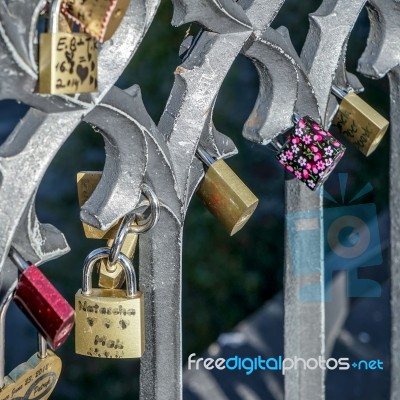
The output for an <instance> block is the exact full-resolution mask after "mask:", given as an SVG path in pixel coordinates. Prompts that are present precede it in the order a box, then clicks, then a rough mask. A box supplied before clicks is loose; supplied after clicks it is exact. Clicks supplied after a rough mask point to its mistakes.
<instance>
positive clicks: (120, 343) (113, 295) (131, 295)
mask: <svg viewBox="0 0 400 400" xmlns="http://www.w3.org/2000/svg"><path fill="white" fill-rule="evenodd" d="M110 252H111V249H110V248H108V247H104V248H100V249H97V250H94V251H92V252H91V253H90V254H89V256H88V257H87V258H86V260H85V264H84V268H83V283H82V289H80V290H78V292H77V293H76V295H75V312H76V329H75V352H76V353H77V354H81V355H84V356H89V357H96V358H97V357H98V358H139V357H141V356H142V355H143V352H144V339H145V338H144V303H143V293H142V292H139V291H138V290H137V286H136V274H135V270H134V268H133V265H132V263H131V261H130V260H129V259H128V258H127V257H126V256H125V255H124V254H122V253H119V255H118V262H119V263H120V264H121V265H122V266H123V268H124V270H125V276H126V292H125V291H124V290H122V289H92V276H91V275H92V272H93V268H94V265H95V264H96V262H97V261H98V260H100V259H102V258H108V257H109V256H110Z"/></svg>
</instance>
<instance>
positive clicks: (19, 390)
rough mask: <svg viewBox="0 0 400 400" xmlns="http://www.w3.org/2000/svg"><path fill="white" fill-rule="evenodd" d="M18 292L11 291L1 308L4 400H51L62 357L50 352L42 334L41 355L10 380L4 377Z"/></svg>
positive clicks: (0, 379)
mask: <svg viewBox="0 0 400 400" xmlns="http://www.w3.org/2000/svg"><path fill="white" fill-rule="evenodd" d="M14 290H15V285H13V286H11V287H10V289H9V290H8V292H7V294H6V296H5V298H4V299H3V301H2V303H1V304H0V324H1V326H0V400H13V399H14V400H20V399H41V400H47V399H48V398H49V397H50V396H51V394H52V393H53V390H54V388H55V387H56V384H57V382H58V379H59V377H60V374H61V367H62V363H61V360H60V358H59V357H57V356H56V355H55V354H54V353H53V352H52V351H50V350H47V342H46V341H45V339H44V338H43V336H41V335H40V334H39V335H38V342H39V351H38V352H37V353H35V354H34V355H33V356H32V357H31V358H30V359H29V360H28V361H27V362H24V363H23V364H21V365H19V366H18V367H16V368H15V369H13V370H12V371H11V372H10V373H9V374H8V375H7V376H6V377H5V376H4V361H5V316H6V312H7V309H8V306H9V305H10V303H11V300H12V299H13V295H14Z"/></svg>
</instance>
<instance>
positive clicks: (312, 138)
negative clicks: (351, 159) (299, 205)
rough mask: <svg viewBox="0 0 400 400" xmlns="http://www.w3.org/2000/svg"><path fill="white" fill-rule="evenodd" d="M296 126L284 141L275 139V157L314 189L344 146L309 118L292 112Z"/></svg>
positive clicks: (334, 162)
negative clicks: (281, 142)
mask: <svg viewBox="0 0 400 400" xmlns="http://www.w3.org/2000/svg"><path fill="white" fill-rule="evenodd" d="M294 120H295V121H296V126H295V130H294V131H291V132H290V133H289V137H288V138H287V139H286V142H285V143H284V144H283V145H280V144H279V142H278V141H277V140H276V139H274V140H273V141H272V142H271V143H272V144H273V145H274V147H275V148H276V149H277V150H278V153H277V155H276V158H277V160H278V161H279V162H280V163H281V164H282V165H283V166H284V167H285V168H286V169H287V170H288V171H290V172H291V173H292V174H294V176H295V177H296V178H297V179H299V180H300V181H302V182H303V183H305V184H306V185H307V186H308V187H309V188H310V189H311V190H316V189H318V188H319V187H321V185H322V184H323V183H324V182H325V181H326V180H327V179H328V177H329V175H330V174H331V172H332V171H333V170H334V169H335V167H336V166H337V164H338V163H339V161H340V159H341V158H342V157H343V155H344V153H345V151H346V147H345V146H343V145H342V144H341V143H340V142H339V141H338V140H336V139H335V138H334V137H333V136H332V135H331V134H330V133H329V132H327V131H324V130H323V129H322V128H321V126H320V125H319V124H318V123H317V122H316V121H314V120H313V119H312V118H310V117H308V116H306V117H303V118H301V117H300V116H299V115H297V114H295V115H294Z"/></svg>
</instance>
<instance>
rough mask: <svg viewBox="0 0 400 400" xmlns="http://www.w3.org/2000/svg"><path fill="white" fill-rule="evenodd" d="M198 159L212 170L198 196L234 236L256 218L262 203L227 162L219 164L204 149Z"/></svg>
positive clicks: (206, 175)
mask: <svg viewBox="0 0 400 400" xmlns="http://www.w3.org/2000/svg"><path fill="white" fill-rule="evenodd" d="M197 155H198V156H199V157H200V158H201V160H202V161H203V162H204V164H206V165H207V166H208V170H207V172H206V174H205V177H204V179H203V181H202V182H201V184H200V186H199V189H198V191H197V194H198V196H199V197H200V199H201V200H202V202H203V203H204V204H205V206H206V207H207V208H208V209H209V211H210V212H211V214H213V215H214V217H215V218H217V219H218V220H219V221H220V222H221V223H222V225H223V226H224V227H225V229H226V230H227V231H228V233H229V234H230V235H231V236H233V235H234V234H235V233H237V232H238V231H239V230H240V229H242V228H243V226H244V225H245V224H246V222H247V221H248V220H249V219H250V217H251V216H252V215H253V213H254V211H255V209H256V208H257V205H258V199H257V197H256V196H255V195H254V194H253V193H252V191H251V190H250V189H249V188H248V187H247V186H246V185H245V184H244V183H243V181H242V180H241V179H240V178H239V177H238V176H237V175H236V174H235V173H234V172H233V171H232V169H231V168H230V167H229V166H228V165H227V164H226V163H225V161H223V160H218V161H215V160H214V159H213V158H212V157H211V156H210V155H209V154H208V153H207V152H206V151H205V150H204V149H203V148H201V147H199V148H198V149H197Z"/></svg>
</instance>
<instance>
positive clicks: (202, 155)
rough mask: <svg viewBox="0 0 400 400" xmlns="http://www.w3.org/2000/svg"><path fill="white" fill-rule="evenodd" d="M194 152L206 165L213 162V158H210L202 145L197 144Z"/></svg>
mask: <svg viewBox="0 0 400 400" xmlns="http://www.w3.org/2000/svg"><path fill="white" fill-rule="evenodd" d="M196 153H197V155H198V156H199V158H200V159H201V161H203V163H204V164H206V165H207V167H211V165H212V164H214V163H215V160H214V158H212V157H211V156H210V154H208V153H207V152H206V150H205V149H204V148H203V147H202V146H200V145H199V146H198V147H197V152H196Z"/></svg>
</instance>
